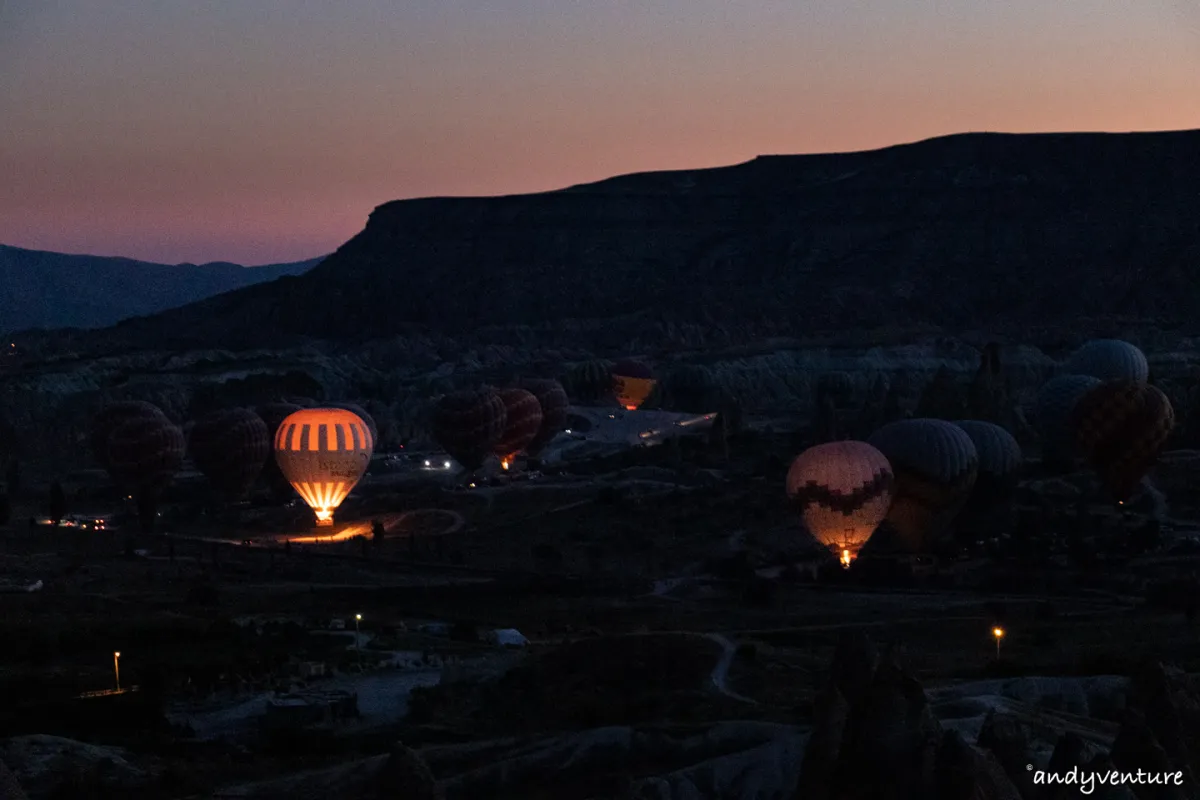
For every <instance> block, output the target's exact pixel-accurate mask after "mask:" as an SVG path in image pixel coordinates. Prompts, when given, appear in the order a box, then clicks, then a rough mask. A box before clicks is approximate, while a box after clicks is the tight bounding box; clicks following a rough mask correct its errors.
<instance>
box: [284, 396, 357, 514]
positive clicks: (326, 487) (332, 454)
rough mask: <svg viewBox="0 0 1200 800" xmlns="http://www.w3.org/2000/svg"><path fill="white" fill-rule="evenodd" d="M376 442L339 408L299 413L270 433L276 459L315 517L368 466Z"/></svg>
mask: <svg viewBox="0 0 1200 800" xmlns="http://www.w3.org/2000/svg"><path fill="white" fill-rule="evenodd" d="M374 448H375V441H374V440H373V439H372V438H371V431H370V430H369V429H368V428H367V425H366V423H365V422H364V421H363V419H362V418H361V417H359V416H358V415H357V414H355V413H354V412H353V411H347V410H346V409H344V408H302V409H300V410H299V411H296V412H294V413H292V414H290V415H289V416H288V417H287V418H286V419H284V421H283V423H282V424H281V425H280V426H279V430H278V431H276V432H275V460H276V462H278V464H279V469H280V471H281V472H283V474H284V476H285V477H286V478H287V479H288V481H289V482H291V484H292V487H293V488H294V489H295V490H296V493H297V494H299V495H300V497H301V498H303V500H304V502H305V503H307V504H308V507H309V508H311V509H312V510H313V514H314V515H315V516H316V518H317V525H322V526H324V525H332V524H333V512H334V510H335V509H336V508H337V507H338V506H340V505H341V504H342V501H343V500H345V499H346V496H347V495H348V494H350V491H351V490H352V489H353V488H354V486H355V485H356V484H357V483H358V482H359V480H360V479H361V478H362V476H363V475H364V474H366V471H367V467H369V466H370V464H371V454H372V453H373V452H374Z"/></svg>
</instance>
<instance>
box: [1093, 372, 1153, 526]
mask: <svg viewBox="0 0 1200 800" xmlns="http://www.w3.org/2000/svg"><path fill="white" fill-rule="evenodd" d="M1073 421H1074V427H1075V441H1076V443H1077V445H1078V447H1079V451H1080V453H1081V454H1082V455H1083V457H1084V458H1085V459H1086V460H1087V462H1088V464H1090V465H1091V466H1092V468H1093V469H1095V470H1096V474H1097V475H1098V476H1099V477H1100V481H1101V483H1102V484H1103V485H1104V488H1105V490H1106V491H1107V492H1108V494H1109V496H1110V497H1112V499H1113V500H1115V501H1117V503H1118V504H1121V503H1124V501H1126V500H1128V499H1129V496H1130V495H1131V494H1133V490H1134V489H1135V488H1136V487H1137V484H1138V482H1139V481H1141V479H1142V478H1143V477H1144V476H1145V474H1146V471H1147V470H1149V469H1150V467H1151V466H1152V465H1153V464H1154V462H1155V461H1157V460H1158V454H1159V453H1160V452H1161V451H1162V448H1163V445H1164V444H1165V443H1166V441H1167V437H1168V436H1170V434H1171V429H1172V428H1173V427H1174V426H1175V411H1174V409H1172V408H1171V401H1170V400H1168V399H1167V396H1166V395H1165V394H1163V393H1162V391H1160V390H1159V389H1158V388H1157V387H1155V386H1150V385H1148V384H1144V383H1138V382H1137V381H1133V380H1124V381H1109V382H1108V383H1102V384H1100V385H1099V386H1097V387H1095V388H1094V389H1092V390H1091V391H1089V392H1088V393H1087V394H1085V395H1084V396H1083V397H1082V398H1080V400H1079V402H1078V403H1077V404H1076V405H1075V413H1074V415H1073Z"/></svg>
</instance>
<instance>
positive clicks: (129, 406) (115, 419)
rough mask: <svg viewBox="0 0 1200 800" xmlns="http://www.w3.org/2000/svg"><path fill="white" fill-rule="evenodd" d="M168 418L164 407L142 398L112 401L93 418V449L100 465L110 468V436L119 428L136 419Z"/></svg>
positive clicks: (93, 453)
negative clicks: (163, 409)
mask: <svg viewBox="0 0 1200 800" xmlns="http://www.w3.org/2000/svg"><path fill="white" fill-rule="evenodd" d="M159 418H161V419H166V418H167V417H166V415H165V414H163V412H162V409H160V408H159V407H158V406H156V405H154V404H153V403H146V402H143V401H141V400H126V401H122V402H119V403H111V404H109V405H107V406H105V407H104V408H102V409H101V410H100V412H99V413H98V414H96V416H95V417H93V418H92V431H91V437H90V438H91V441H90V443H91V450H92V455H93V456H95V457H96V461H97V462H99V464H100V466H102V467H104V468H105V469H108V438H109V436H111V435H112V432H113V431H114V430H116V429H117V428H119V427H121V426H122V425H124V424H125V423H126V422H130V421H132V420H135V419H159Z"/></svg>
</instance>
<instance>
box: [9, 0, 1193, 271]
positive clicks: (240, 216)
mask: <svg viewBox="0 0 1200 800" xmlns="http://www.w3.org/2000/svg"><path fill="white" fill-rule="evenodd" d="M1178 128H1200V7H1197V5H1196V3H1195V2H1194V0H1149V1H1148V2H1144V3H1130V2H1127V0H1091V2H1087V3H1072V2H1047V0H1006V1H1005V2H999V1H998V0H943V1H942V2H934V1H932V0H777V1H774V2H770V1H768V0H758V1H757V2H751V1H750V0H742V1H739V0H658V2H655V0H643V1H642V2H633V0H628V1H627V2H615V1H613V2H604V0H592V2H586V3H585V2H578V0H576V1H575V2H572V0H487V2H479V0H469V1H468V0H403V2H396V0H337V1H336V2H335V1H334V0H323V1H321V0H310V1H309V2H301V0H292V1H291V2H283V1H282V0H210V1H209V2H195V1H194V0H59V2H52V1H51V0H0V242H2V243H5V244H13V245H18V246H22V247H31V248H37V249H47V250H60V251H67V252H84V253H96V254H101V255H125V256H130V257H134V258H143V259H147V260H154V261H166V262H177V261H195V262H200V261H211V260H230V261H238V262H241V263H250V264H258V263H266V262H274V261H285V260H296V259H301V258H307V257H311V256H314V255H320V254H324V253H327V252H331V251H332V250H333V249H335V248H336V247H337V246H338V245H339V244H341V243H342V242H344V241H345V240H346V239H348V238H349V237H351V236H353V235H354V234H355V233H357V232H358V231H359V230H361V228H362V226H363V224H364V222H365V221H366V217H367V214H368V213H370V211H371V209H372V208H373V207H375V206H376V205H379V204H380V203H383V202H386V201H388V200H393V199H397V198H403V197H420V196H426V195H448V194H474V195H495V194H513V193H520V192H530V191H539V190H545V189H554V188H559V187H562V186H566V185H570V184H574V183H582V182H586V181H592V180H597V179H600V178H604V177H608V176H611V175H615V174H621V173H627V172H636V171H642V170H656V169H679V168H694V167H705V166H716V165H721V164H730V163H735V162H739V161H744V160H746V159H749V158H752V157H754V156H755V155H758V154H760V153H800V152H821V151H831V150H853V149H861V148H867V147H876V146H883V145H888V144H894V143H897V142H903V141H912V140H915V139H920V138H925V137H928V136H936V135H940V134H945V133H954V132H959V131H966V130H1000V131H1046V130H1116V131H1124V130H1156V129H1178Z"/></svg>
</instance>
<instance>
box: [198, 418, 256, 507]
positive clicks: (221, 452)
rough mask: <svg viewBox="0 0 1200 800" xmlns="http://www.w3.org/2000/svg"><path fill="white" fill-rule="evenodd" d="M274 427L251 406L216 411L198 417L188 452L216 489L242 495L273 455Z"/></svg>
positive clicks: (232, 494)
mask: <svg viewBox="0 0 1200 800" xmlns="http://www.w3.org/2000/svg"><path fill="white" fill-rule="evenodd" d="M271 438H272V437H271V431H270V430H269V429H268V428H267V423H266V422H264V421H263V419H262V417H260V416H259V415H258V414H255V413H254V412H253V411H251V410H250V409H248V408H230V409H225V410H222V411H214V412H212V413H211V414H206V415H204V416H203V417H201V418H200V419H198V420H196V424H195V425H193V426H192V429H191V432H190V433H189V435H188V452H189V454H190V455H191V457H192V461H193V462H195V464H196V468H197V469H198V470H200V471H201V472H202V473H204V476H205V477H206V478H208V480H209V483H211V484H212V485H213V487H215V488H216V489H217V490H219V491H221V492H224V493H226V494H228V495H230V496H232V497H235V498H240V497H243V496H245V494H246V493H247V492H248V491H249V490H250V487H251V486H252V485H254V481H255V479H256V478H258V476H259V473H261V472H262V469H263V465H264V464H265V463H266V462H267V459H268V458H270V456H271Z"/></svg>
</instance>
